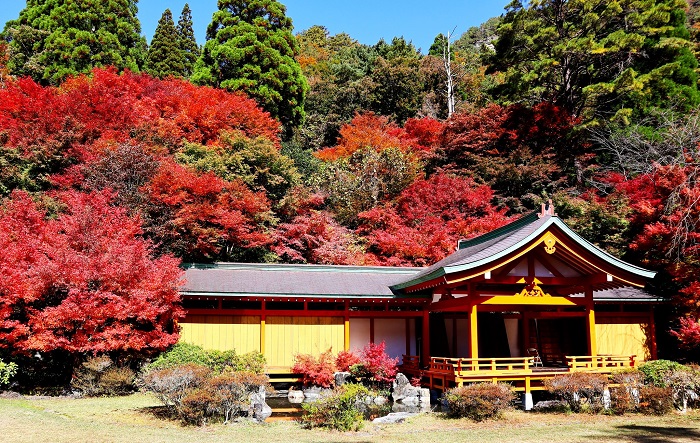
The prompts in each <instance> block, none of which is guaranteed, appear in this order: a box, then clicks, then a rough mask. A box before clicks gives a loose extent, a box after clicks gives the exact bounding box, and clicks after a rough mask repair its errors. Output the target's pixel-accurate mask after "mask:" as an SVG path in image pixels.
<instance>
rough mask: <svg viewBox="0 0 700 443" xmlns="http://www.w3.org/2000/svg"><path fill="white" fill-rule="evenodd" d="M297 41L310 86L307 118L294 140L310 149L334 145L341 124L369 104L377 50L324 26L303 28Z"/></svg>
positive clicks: (301, 61) (306, 111)
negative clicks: (371, 75) (329, 31)
mask: <svg viewBox="0 0 700 443" xmlns="http://www.w3.org/2000/svg"><path fill="white" fill-rule="evenodd" d="M297 42H298V43H299V55H298V56H297V60H298V61H299V64H300V65H301V68H302V72H303V73H304V75H305V76H306V78H307V79H308V82H309V85H310V86H311V87H310V89H309V93H308V95H307V96H306V103H305V105H304V111H305V113H306V119H305V120H304V124H303V125H302V126H301V127H299V128H297V130H296V131H295V137H294V138H295V140H294V142H295V143H296V144H298V145H299V146H302V147H304V148H309V149H311V150H318V149H321V148H324V147H327V146H333V145H335V143H336V139H337V137H338V134H339V131H340V128H341V127H342V126H343V125H344V124H346V123H349V122H350V120H352V118H353V117H354V116H355V114H356V113H358V112H360V111H363V110H367V109H369V108H370V104H371V102H372V97H373V89H374V83H373V81H372V80H371V78H370V73H371V72H372V67H373V65H374V60H375V59H376V54H375V52H374V50H373V49H372V48H371V47H369V46H366V45H361V44H360V43H358V42H357V41H356V40H353V39H351V38H350V36H348V35H347V34H343V33H341V34H337V35H332V36H331V35H329V33H328V30H327V29H326V28H324V27H322V26H312V27H311V28H309V29H307V30H305V31H302V32H301V33H299V34H298V35H297Z"/></svg>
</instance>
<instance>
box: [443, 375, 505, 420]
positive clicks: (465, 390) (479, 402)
mask: <svg viewBox="0 0 700 443" xmlns="http://www.w3.org/2000/svg"><path fill="white" fill-rule="evenodd" d="M513 400H515V393H514V392H513V391H512V388H511V386H510V385H506V384H503V383H498V384H492V383H476V384H473V385H467V386H460V387H457V388H452V389H450V390H448V391H447V392H446V393H445V401H446V402H447V406H448V407H449V409H450V410H449V412H448V413H447V415H448V416H450V417H457V418H461V417H468V418H470V419H472V420H474V421H483V420H486V419H489V418H498V417H500V416H501V415H502V414H503V411H505V410H506V409H508V408H510V406H511V403H512V402H513Z"/></svg>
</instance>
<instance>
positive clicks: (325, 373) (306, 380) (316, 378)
mask: <svg viewBox="0 0 700 443" xmlns="http://www.w3.org/2000/svg"><path fill="white" fill-rule="evenodd" d="M292 372H293V373H295V374H301V382H302V383H303V384H304V386H321V387H322V388H330V387H331V386H332V385H333V383H335V376H334V375H335V361H334V359H333V354H332V352H331V350H330V349H329V350H327V351H325V352H322V353H321V355H319V356H318V357H314V356H313V355H311V354H297V355H295V356H294V366H292Z"/></svg>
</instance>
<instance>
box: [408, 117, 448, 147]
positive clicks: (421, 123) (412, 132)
mask: <svg viewBox="0 0 700 443" xmlns="http://www.w3.org/2000/svg"><path fill="white" fill-rule="evenodd" d="M403 128H404V130H405V131H406V135H405V138H406V139H407V140H409V141H410V143H411V146H413V149H414V150H416V151H418V152H421V153H423V155H427V154H428V153H430V152H432V151H435V150H436V149H438V148H439V147H440V143H441V141H442V140H441V139H442V133H443V131H444V129H445V125H444V124H443V123H441V122H439V121H438V120H435V119H433V118H430V117H423V118H409V119H408V120H406V123H405V124H404V126H403Z"/></svg>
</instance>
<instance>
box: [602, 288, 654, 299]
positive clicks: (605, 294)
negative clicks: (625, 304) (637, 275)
mask: <svg viewBox="0 0 700 443" xmlns="http://www.w3.org/2000/svg"><path fill="white" fill-rule="evenodd" d="M593 300H595V301H663V300H664V299H663V298H660V297H657V296H655V295H652V294H650V293H648V292H647V291H645V290H643V289H639V288H633V287H626V288H615V289H603V290H600V291H594V292H593Z"/></svg>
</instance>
